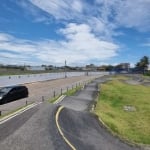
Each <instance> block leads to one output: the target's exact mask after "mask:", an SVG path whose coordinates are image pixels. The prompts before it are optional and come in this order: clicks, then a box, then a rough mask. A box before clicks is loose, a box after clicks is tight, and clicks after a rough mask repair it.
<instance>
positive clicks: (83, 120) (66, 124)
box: [0, 78, 142, 150]
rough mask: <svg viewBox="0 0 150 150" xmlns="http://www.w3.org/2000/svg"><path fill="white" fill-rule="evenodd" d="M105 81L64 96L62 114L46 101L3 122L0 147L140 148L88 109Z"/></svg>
mask: <svg viewBox="0 0 150 150" xmlns="http://www.w3.org/2000/svg"><path fill="white" fill-rule="evenodd" d="M103 79H104V78H103ZM102 81H105V79H104V80H102V78H101V79H97V80H95V81H94V82H92V83H90V84H88V85H87V86H86V87H85V88H84V89H83V90H82V91H80V92H79V93H77V94H76V95H75V96H72V97H66V98H64V99H63V101H62V102H61V103H60V105H63V106H65V108H62V109H61V111H60V112H59V115H58V110H59V109H60V106H58V105H50V104H48V103H46V102H45V103H43V104H40V105H38V106H36V107H34V108H32V109H30V110H28V111H26V112H24V113H22V114H21V115H18V116H16V117H14V118H13V119H11V120H9V121H7V122H5V123H3V124H0V150H10V149H11V150H71V149H72V148H71V147H70V145H72V146H73V147H74V148H75V149H74V150H138V149H140V148H137V147H131V146H129V145H127V144H125V143H123V142H122V141H120V140H119V139H118V138H116V137H113V136H112V135H111V134H110V133H109V132H107V130H106V129H105V128H104V127H103V126H102V125H101V124H100V123H99V121H98V120H97V118H96V117H95V116H94V115H92V114H91V113H89V112H88V111H87V110H88V109H89V107H90V106H91V105H92V104H93V99H94V98H95V95H96V94H97V83H100V82H102ZM57 115H58V118H57V117H56V116H57ZM56 118H57V119H56ZM57 123H58V126H57ZM59 128H60V130H61V132H62V133H63V135H61V133H60V130H59ZM65 139H67V140H68V142H69V143H70V145H69V144H68V143H67V142H66V141H65ZM141 149H142V148H141Z"/></svg>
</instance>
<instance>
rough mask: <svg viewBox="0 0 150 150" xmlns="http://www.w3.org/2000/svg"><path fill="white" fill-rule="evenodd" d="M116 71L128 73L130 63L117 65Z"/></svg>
mask: <svg viewBox="0 0 150 150" xmlns="http://www.w3.org/2000/svg"><path fill="white" fill-rule="evenodd" d="M114 71H117V72H122V73H127V72H129V71H130V64H129V63H120V64H118V65H117V66H115V68H114Z"/></svg>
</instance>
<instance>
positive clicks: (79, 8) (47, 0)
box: [0, 0, 150, 66]
mask: <svg viewBox="0 0 150 150" xmlns="http://www.w3.org/2000/svg"><path fill="white" fill-rule="evenodd" d="M145 55H146V56H148V57H150V0H1V1H0V57H1V58H0V64H13V65H14V64H16V65H42V64H44V65H54V66H63V65H64V63H65V60H66V61H67V65H70V66H84V65H87V64H95V65H98V66H100V65H116V64H119V63H126V62H127V63H130V64H131V66H134V64H136V63H137V62H138V61H139V60H140V59H141V58H142V57H143V56H145Z"/></svg>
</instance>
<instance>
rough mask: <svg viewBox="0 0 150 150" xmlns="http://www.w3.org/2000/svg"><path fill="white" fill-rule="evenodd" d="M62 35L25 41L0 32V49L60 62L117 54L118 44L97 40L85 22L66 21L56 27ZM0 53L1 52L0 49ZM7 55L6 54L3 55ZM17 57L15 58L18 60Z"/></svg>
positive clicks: (89, 59) (27, 56)
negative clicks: (60, 36) (55, 37)
mask: <svg viewBox="0 0 150 150" xmlns="http://www.w3.org/2000/svg"><path fill="white" fill-rule="evenodd" d="M59 33H61V34H63V35H64V37H65V39H64V40H60V41H54V40H43V41H34V42H33V41H29V40H22V39H17V38H15V37H13V36H10V35H6V34H5V36H4V34H0V39H4V37H7V38H6V39H5V40H1V41H0V50H3V53H4V51H11V53H14V55H15V54H16V53H17V54H16V55H18V54H22V55H24V60H28V61H29V63H30V61H33V59H35V60H38V61H39V62H38V63H39V64H42V63H47V64H54V65H61V64H62V63H63V62H64V60H67V61H68V62H69V64H74V65H76V64H77V65H78V64H86V63H87V62H88V63H92V62H91V60H92V61H93V60H100V61H101V60H106V59H109V58H111V57H114V56H116V55H117V51H118V49H119V46H118V45H117V44H115V43H112V42H108V41H104V40H100V39H99V38H98V37H96V36H95V35H94V34H93V33H92V30H91V28H90V26H88V25H87V24H79V25H78V24H75V23H70V24H68V25H67V26H66V28H63V29H60V31H59ZM0 54H1V52H0ZM7 56H8V55H7ZM16 61H18V62H19V61H20V59H19V58H18V60H16Z"/></svg>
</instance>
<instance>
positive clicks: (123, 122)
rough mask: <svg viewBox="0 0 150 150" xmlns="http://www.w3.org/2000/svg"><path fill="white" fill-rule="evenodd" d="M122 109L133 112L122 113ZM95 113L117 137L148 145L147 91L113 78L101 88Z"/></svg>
mask: <svg viewBox="0 0 150 150" xmlns="http://www.w3.org/2000/svg"><path fill="white" fill-rule="evenodd" d="M124 106H133V107H135V109H136V111H125V110H124ZM95 113H96V114H97V115H98V116H100V118H101V119H102V120H103V121H104V122H105V123H106V124H107V125H108V126H109V128H110V129H111V130H112V131H113V132H115V133H117V134H118V135H119V136H121V137H123V138H125V139H128V140H130V141H132V142H136V143H142V144H150V136H149V135H150V87H146V86H142V85H136V86H135V85H129V84H125V83H123V82H121V81H120V78H119V80H118V79H117V78H115V79H114V80H112V81H110V82H108V83H106V84H103V85H102V86H101V93H100V97H99V99H98V102H97V106H96V109H95Z"/></svg>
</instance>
